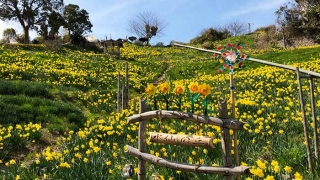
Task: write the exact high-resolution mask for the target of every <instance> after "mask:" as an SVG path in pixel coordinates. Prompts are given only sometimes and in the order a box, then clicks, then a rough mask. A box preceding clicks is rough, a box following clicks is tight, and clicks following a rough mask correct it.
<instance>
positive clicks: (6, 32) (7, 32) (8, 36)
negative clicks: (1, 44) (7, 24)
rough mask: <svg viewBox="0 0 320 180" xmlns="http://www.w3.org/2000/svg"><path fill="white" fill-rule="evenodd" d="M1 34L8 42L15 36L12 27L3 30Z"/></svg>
mask: <svg viewBox="0 0 320 180" xmlns="http://www.w3.org/2000/svg"><path fill="white" fill-rule="evenodd" d="M2 36H3V38H4V39H5V40H6V42H7V43H10V41H12V40H13V39H15V38H16V37H17V33H16V30H14V29H13V28H7V29H5V30H4V31H3V33H2Z"/></svg>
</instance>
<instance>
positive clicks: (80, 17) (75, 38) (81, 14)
mask: <svg viewBox="0 0 320 180" xmlns="http://www.w3.org/2000/svg"><path fill="white" fill-rule="evenodd" d="M63 18H64V20H65V28H67V29H68V30H69V32H70V37H71V42H72V43H73V44H77V45H81V44H84V42H85V39H84V37H83V36H82V35H83V34H84V33H86V32H91V28H92V26H93V25H92V24H91V22H90V20H89V13H88V12H87V11H86V10H84V9H80V7H79V6H78V5H75V4H68V5H67V6H65V8H64V11H63Z"/></svg>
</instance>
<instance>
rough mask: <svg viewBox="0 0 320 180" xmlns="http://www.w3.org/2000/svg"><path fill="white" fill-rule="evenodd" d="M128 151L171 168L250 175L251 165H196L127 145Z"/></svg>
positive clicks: (231, 174) (208, 172)
mask: <svg viewBox="0 0 320 180" xmlns="http://www.w3.org/2000/svg"><path fill="white" fill-rule="evenodd" d="M127 153H129V154H130V155H132V156H135V157H138V158H139V159H143V160H145V161H147V162H150V163H152V164H156V165H158V166H162V167H167V168H171V169H176V170H181V171H189V172H195V173H207V174H221V175H230V176H237V175H250V174H251V173H250V167H248V166H237V167H221V166H205V165H196V164H186V163H179V162H174V161H170V160H166V159H163V158H160V157H157V156H154V155H151V154H148V153H142V152H140V151H139V150H138V149H136V148H134V147H132V146H129V145H127Z"/></svg>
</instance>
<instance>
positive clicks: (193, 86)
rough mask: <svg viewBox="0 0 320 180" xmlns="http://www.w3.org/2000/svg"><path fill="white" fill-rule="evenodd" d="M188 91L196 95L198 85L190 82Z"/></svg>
mask: <svg viewBox="0 0 320 180" xmlns="http://www.w3.org/2000/svg"><path fill="white" fill-rule="evenodd" d="M188 88H189V90H190V91H191V92H192V93H197V92H199V85H198V83H197V82H191V83H190V84H189V86H188Z"/></svg>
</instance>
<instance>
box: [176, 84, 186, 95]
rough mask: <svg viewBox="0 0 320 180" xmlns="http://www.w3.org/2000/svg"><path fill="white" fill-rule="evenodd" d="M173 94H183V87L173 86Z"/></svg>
mask: <svg viewBox="0 0 320 180" xmlns="http://www.w3.org/2000/svg"><path fill="white" fill-rule="evenodd" d="M174 92H175V93H176V94H178V95H180V94H182V93H183V92H184V86H183V85H182V84H179V83H177V84H175V87H174Z"/></svg>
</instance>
